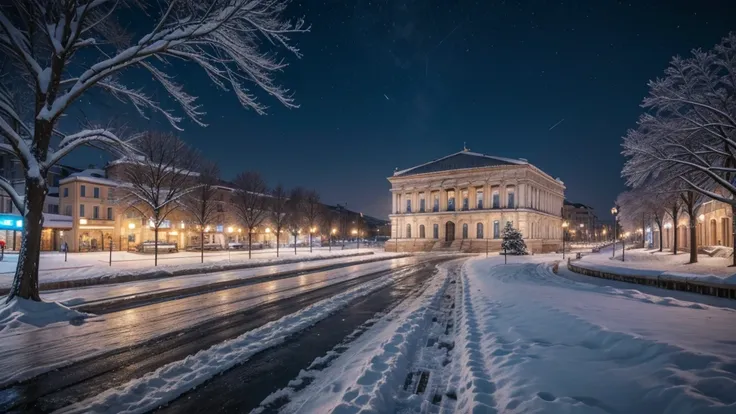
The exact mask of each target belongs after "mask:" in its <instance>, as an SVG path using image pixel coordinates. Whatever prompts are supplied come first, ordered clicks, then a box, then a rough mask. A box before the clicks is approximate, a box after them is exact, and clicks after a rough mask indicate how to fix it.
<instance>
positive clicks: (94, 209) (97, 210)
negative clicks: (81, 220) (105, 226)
mask: <svg viewBox="0 0 736 414" xmlns="http://www.w3.org/2000/svg"><path fill="white" fill-rule="evenodd" d="M92 218H93V219H98V218H100V207H98V206H94V207H92Z"/></svg>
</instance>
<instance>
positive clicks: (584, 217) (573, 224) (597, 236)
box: [562, 200, 603, 242]
mask: <svg viewBox="0 0 736 414" xmlns="http://www.w3.org/2000/svg"><path fill="white" fill-rule="evenodd" d="M562 218H563V219H564V220H565V221H567V223H568V230H567V232H568V235H567V240H571V241H578V242H593V241H599V240H601V236H603V235H602V234H601V233H602V232H603V229H602V228H601V227H600V226H599V224H598V217H597V216H596V214H595V209H593V207H590V206H587V205H585V204H582V203H571V202H569V201H567V200H565V202H564V205H563V206H562Z"/></svg>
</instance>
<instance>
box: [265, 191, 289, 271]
mask: <svg viewBox="0 0 736 414" xmlns="http://www.w3.org/2000/svg"><path fill="white" fill-rule="evenodd" d="M288 200H289V198H288V197H287V193H286V190H285V189H284V186H283V185H281V184H277V185H276V187H274V188H273V190H271V198H270V199H269V202H268V204H269V206H268V212H269V214H270V216H271V217H270V221H271V225H272V226H273V232H274V234H276V257H279V248H280V247H281V246H280V244H281V232H282V231H283V230H284V228H285V227H286V220H287V218H288V217H287V215H288V211H287V207H288V206H287V203H288Z"/></svg>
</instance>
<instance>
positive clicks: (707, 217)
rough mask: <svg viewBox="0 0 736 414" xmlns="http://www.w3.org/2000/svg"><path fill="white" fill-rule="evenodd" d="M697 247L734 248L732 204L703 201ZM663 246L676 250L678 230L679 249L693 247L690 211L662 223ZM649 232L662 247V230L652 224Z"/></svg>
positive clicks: (655, 245) (699, 216)
mask: <svg viewBox="0 0 736 414" xmlns="http://www.w3.org/2000/svg"><path fill="white" fill-rule="evenodd" d="M696 219H697V220H696V231H695V235H696V239H695V246H696V247H698V248H701V247H703V248H705V247H717V246H723V247H729V248H733V211H732V209H731V206H730V205H729V204H726V203H722V202H720V201H715V200H709V201H706V202H705V203H703V205H701V206H700V209H699V210H698V215H697V217H696ZM662 227H663V228H662V248H663V249H666V250H672V249H673V248H674V247H675V232H677V249H678V250H685V249H689V248H690V243H691V242H692V240H691V238H690V218H689V217H688V215H687V214H686V213H682V214H680V216H679V217H678V220H677V223H674V222H673V221H672V218H671V217H668V218H667V219H665V220H664V223H663V226H662ZM645 231H646V232H647V233H648V234H651V242H652V247H653V248H657V249H658V248H659V229H658V228H657V226H648V227H647V228H646V229H645Z"/></svg>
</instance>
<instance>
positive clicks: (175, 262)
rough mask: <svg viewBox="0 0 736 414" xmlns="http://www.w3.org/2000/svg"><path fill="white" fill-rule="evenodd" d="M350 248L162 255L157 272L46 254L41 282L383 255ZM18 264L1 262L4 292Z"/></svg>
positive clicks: (131, 259)
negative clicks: (201, 260) (365, 253)
mask: <svg viewBox="0 0 736 414" xmlns="http://www.w3.org/2000/svg"><path fill="white" fill-rule="evenodd" d="M348 247H352V248H346V249H345V250H342V249H341V248H340V247H339V246H337V247H333V249H332V251H329V250H328V248H323V247H319V248H316V247H315V248H314V249H313V252H311V253H310V252H309V249H308V248H298V249H297V254H296V255H295V254H294V249H293V248H291V249H289V248H282V249H281V250H280V254H279V257H278V258H277V257H276V249H265V250H257V251H253V258H251V259H248V252H247V251H241V250H232V251H230V253H229V254H228V252H227V251H225V252H206V253H205V256H204V263H203V264H202V263H200V255H199V253H197V252H179V253H170V254H160V255H159V259H158V260H159V262H158V266H157V267H156V268H154V267H153V261H154V259H153V256H152V255H147V254H139V253H130V252H113V262H112V266H109V264H108V263H109V258H110V253H109V252H89V253H70V254H69V255H68V258H67V261H66V262H65V261H64V254H63V253H55V252H45V253H43V254H42V255H41V260H40V262H39V266H40V272H39V273H40V274H39V279H40V280H39V282H40V283H45V282H56V281H66V280H77V279H91V278H115V277H117V276H120V275H130V274H136V273H143V272H150V271H151V270H152V269H156V270H160V271H163V272H175V271H182V270H188V269H194V270H203V271H205V270H207V271H212V270H217V269H218V267H220V266H222V265H228V264H253V265H262V264H275V263H279V262H281V261H294V260H313V259H319V258H325V257H339V256H344V255H354V254H356V253H358V252H376V253H377V252H383V249H367V248H363V247H361V248H360V249H359V250H358V249H356V248H355V247H356V246H355V245H352V246H348ZM17 260H18V255H17V254H6V255H5V259H4V260H3V261H1V262H0V288H7V287H9V286H10V285H11V283H12V281H13V274H14V272H15V267H16V265H17Z"/></svg>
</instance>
